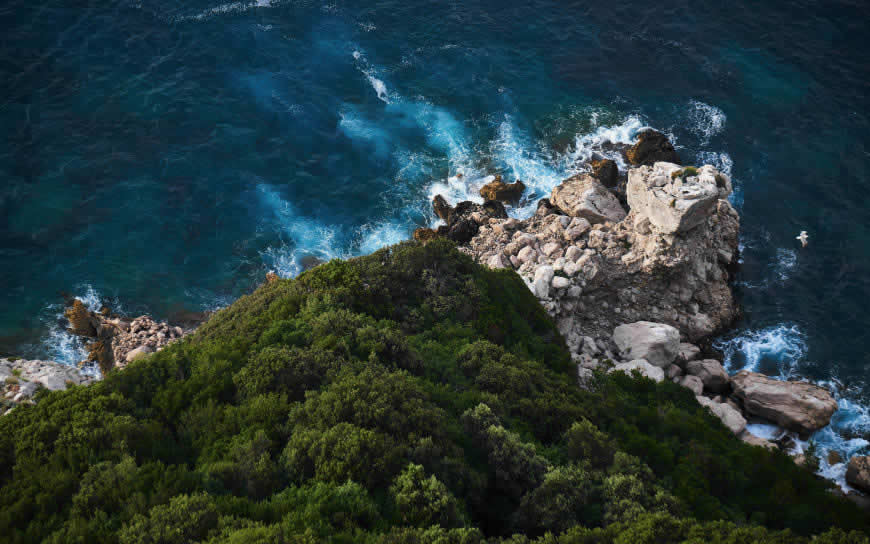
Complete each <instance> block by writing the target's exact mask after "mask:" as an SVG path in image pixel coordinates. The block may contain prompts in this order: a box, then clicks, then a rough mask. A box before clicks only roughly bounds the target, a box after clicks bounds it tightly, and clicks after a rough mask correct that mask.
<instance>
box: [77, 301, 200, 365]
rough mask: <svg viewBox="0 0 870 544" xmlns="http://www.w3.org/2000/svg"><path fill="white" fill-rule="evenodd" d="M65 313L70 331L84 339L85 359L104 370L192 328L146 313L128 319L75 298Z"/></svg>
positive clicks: (127, 360)
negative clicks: (186, 328) (91, 308)
mask: <svg viewBox="0 0 870 544" xmlns="http://www.w3.org/2000/svg"><path fill="white" fill-rule="evenodd" d="M64 315H65V316H66V318H67V320H68V321H69V330H70V332H72V333H74V334H77V335H79V336H81V337H82V338H84V340H85V342H86V347H87V349H88V352H89V356H88V362H95V363H97V364H99V366H100V369H101V370H102V371H103V372H108V371H110V370H111V369H113V368H123V367H124V366H126V365H127V364H128V363H130V362H132V361H133V360H134V359H136V358H137V357H141V356H142V355H145V354H148V353H153V352H155V351H157V350H159V349H161V348H163V347H165V346H166V345H168V344H169V343H170V342H172V341H174V340H178V339H179V338H181V337H183V336H184V335H185V334H187V333H189V332H191V330H192V329H188V330H185V329H183V328H182V327H178V326H173V325H170V324H169V323H167V322H165V321H155V320H154V319H152V318H151V317H149V316H147V315H143V316H139V317H136V318H132V319H131V318H127V317H122V316H116V315H111V313H110V312H109V311H108V309H103V311H100V312H93V311H91V310H89V309H88V308H87V307H86V306H85V305H84V303H82V302H81V301H80V300H78V299H75V300H73V301H72V304H71V305H70V307H69V308H68V309H67V311H66V312H65V314H64Z"/></svg>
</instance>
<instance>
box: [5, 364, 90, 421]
mask: <svg viewBox="0 0 870 544" xmlns="http://www.w3.org/2000/svg"><path fill="white" fill-rule="evenodd" d="M93 381H94V378H93V377H92V376H90V375H87V374H84V373H82V372H81V371H79V369H78V368H75V367H71V366H68V365H62V364H59V363H55V362H52V361H28V360H24V359H0V415H3V414H5V413H7V412H9V411H10V410H12V409H13V408H14V407H15V406H16V405H17V404H23V403H32V402H33V397H34V395H36V393H37V392H38V391H39V390H40V389H47V390H49V391H61V390H64V389H66V388H67V387H68V386H69V385H87V384H89V383H91V382H93Z"/></svg>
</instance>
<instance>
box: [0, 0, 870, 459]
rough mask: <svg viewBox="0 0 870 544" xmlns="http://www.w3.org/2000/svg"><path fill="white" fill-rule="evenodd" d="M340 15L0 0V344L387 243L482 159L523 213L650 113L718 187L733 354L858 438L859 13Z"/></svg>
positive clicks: (200, 297)
mask: <svg viewBox="0 0 870 544" xmlns="http://www.w3.org/2000/svg"><path fill="white" fill-rule="evenodd" d="M359 4H360V3H358V2H313V1H295V2H294V1H289V0H288V1H279V0H272V1H268V0H260V1H259V2H234V3H223V4H221V3H220V2H218V1H211V2H207V1H202V0H197V1H189V2H181V3H179V2H167V1H164V0H158V1H151V2H135V1H121V2H118V1H102V2H94V1H90V2H73V3H71V2H61V1H58V0H52V1H39V0H37V1H32V0H31V1H30V2H23V1H21V0H11V2H9V3H7V4H5V5H4V6H3V7H0V25H2V29H3V30H4V38H3V40H0V90H2V92H0V123H2V125H0V126H2V131H0V139H2V145H0V271H2V276H0V280H2V285H3V287H4V289H3V290H2V294H0V352H7V353H17V354H24V355H28V356H39V357H53V358H56V359H59V360H64V361H68V362H74V361H75V360H77V359H78V358H79V357H80V356H81V353H80V346H78V345H77V344H76V341H75V339H72V338H70V337H69V336H68V335H66V334H65V333H63V331H62V329H61V328H60V326H59V325H58V322H57V317H58V313H59V311H60V304H61V303H62V297H61V292H68V293H72V294H75V295H78V296H87V297H89V300H90V301H91V303H92V304H93V305H94V306H98V305H100V304H102V303H106V302H108V303H110V305H112V306H113V307H114V308H117V309H120V310H121V311H125V312H128V313H131V314H138V313H143V312H148V313H151V314H152V315H154V316H156V317H158V318H171V317H173V316H174V315H178V314H179V313H180V312H185V311H199V310H204V309H212V308H216V307H220V306H223V305H225V304H227V303H228V302H230V301H232V300H233V299H234V298H235V297H237V296H238V295H239V294H242V293H244V292H246V291H248V290H250V289H251V288H252V286H254V285H256V284H257V283H258V282H260V281H262V279H263V277H264V275H265V273H266V272H267V271H269V270H276V271H278V272H279V273H280V274H282V275H286V276H292V275H295V274H297V273H298V272H299V271H300V270H301V268H302V266H303V265H304V263H305V262H309V261H310V260H311V258H318V259H328V258H331V257H340V256H349V255H356V254H363V253H368V252H370V251H372V250H374V249H376V248H378V247H381V246H383V245H386V244H391V243H394V242H397V241H399V240H402V239H405V238H408V237H409V236H410V233H411V232H412V231H413V229H414V228H415V227H417V226H421V225H427V224H430V223H431V222H432V221H433V220H434V217H433V216H432V213H431V210H430V207H429V204H428V200H429V198H430V196H431V195H433V194H435V193H438V192H444V193H447V195H448V197H449V198H450V199H451V200H453V201H458V200H461V199H464V198H465V197H467V196H468V195H470V194H473V193H474V190H473V189H474V188H475V187H476V186H477V185H478V184H479V183H480V181H481V179H482V178H484V177H485V176H487V175H490V174H494V173H502V174H504V175H505V177H507V178H513V177H518V178H521V179H522V180H524V181H525V182H526V183H527V185H529V186H530V190H529V193H528V194H527V200H526V202H525V203H524V204H521V205H520V206H519V207H518V208H516V209H513V210H511V213H513V214H514V215H518V216H519V215H523V214H524V213H528V209H527V206H528V205H530V204H531V203H533V202H534V200H535V199H537V198H540V197H542V196H545V195H546V194H547V193H548V192H549V190H550V189H551V188H552V187H553V186H554V185H555V184H557V183H558V182H559V181H560V180H561V179H564V178H565V177H567V176H568V175H570V173H571V172H572V171H574V169H576V161H577V160H578V159H582V158H583V157H584V156H585V155H586V154H587V153H588V149H589V146H590V145H591V144H592V143H594V142H596V141H601V140H602V139H606V138H610V139H614V140H620V141H630V140H631V138H632V136H633V135H634V133H635V132H636V131H637V130H638V129H639V128H641V127H643V126H653V127H656V128H658V129H659V130H662V131H664V132H666V133H668V134H669V135H670V136H671V137H672V140H673V141H674V142H675V144H676V145H677V147H678V151H679V153H680V154H681V156H682V157H683V158H684V161H685V162H687V163H706V162H711V163H713V164H715V165H717V166H718V167H719V168H720V169H723V170H726V171H729V172H730V173H731V174H732V176H733V178H734V180H735V184H736V187H737V191H736V194H735V196H734V203H735V205H736V206H737V207H738V209H739V210H740V212H741V214H742V218H743V234H742V245H743V266H742V268H741V271H740V274H739V278H738V281H739V284H738V287H737V289H738V294H739V296H740V299H741V301H742V304H743V306H744V310H745V319H744V320H743V322H742V323H741V324H740V327H739V329H738V330H737V331H736V332H735V333H734V334H732V335H730V336H728V337H726V338H723V339H722V340H721V343H720V346H721V347H722V349H723V350H724V351H725V354H726V356H727V362H728V364H729V365H730V367H731V368H732V369H733V370H736V369H738V368H744V367H746V368H754V369H757V370H760V371H763V372H766V373H769V374H774V375H781V376H783V377H807V378H810V379H814V380H817V381H825V382H826V383H828V384H829V385H831V386H832V387H834V388H835V389H836V390H837V391H838V395H840V397H841V399H842V400H841V408H842V410H841V412H840V414H839V415H838V416H837V420H836V421H835V427H834V430H828V431H825V433H828V434H827V435H825V436H820V437H819V438H820V440H823V441H824V442H825V444H826V445H827V446H826V447H837V448H839V449H840V450H841V451H843V452H844V453H850V452H855V451H866V450H867V442H866V441H864V438H862V437H863V436H866V434H867V433H870V414H868V411H867V409H866V408H865V406H867V405H868V404H870V384H868V382H867V379H866V376H867V375H868V370H870V358H868V356H867V346H868V344H870V333H868V330H870V327H868V325H870V319H868V318H867V317H866V313H865V308H866V307H867V305H868V303H870V279H868V278H870V233H868V225H870V209H868V206H867V204H866V196H865V195H866V194H867V193H868V190H870V176H868V169H867V164H868V154H867V150H866V149H867V147H866V143H867V134H868V129H870V126H868V125H870V123H868V119H867V112H868V111H870V108H868V107H867V106H868V104H867V98H866V96H867V90H868V85H867V81H870V68H868V63H867V62H866V59H867V53H868V51H867V47H866V46H865V45H864V36H865V35H866V31H867V28H866V26H867V25H866V21H867V20H868V18H867V15H868V14H867V12H866V10H865V8H864V7H863V5H862V3H860V2H826V3H821V2H799V3H786V2H766V3H764V5H758V4H757V3H755V2H736V3H723V2H706V3H695V2H693V3H685V2H664V3H661V2H659V3H654V4H650V3H641V2H629V3H625V4H623V5H622V6H608V7H607V8H606V9H604V8H602V7H601V6H600V4H597V3H589V4H586V5H584V4H582V3H566V2H555V1H549V2H548V1H540V0H533V1H529V2H505V1H501V2H473V1H469V2H461V3H458V2H423V1H406V2H395V1H386V2H369V3H367V4H368V6H360V5H359ZM458 173H462V174H463V177H462V178H457V177H455V175H456V174H458ZM800 230H807V231H809V233H810V246H809V247H808V248H807V249H805V250H802V249H800V247H799V243H798V242H797V241H796V240H795V239H794V237H795V236H796V235H797V233H798V232H799V231H800ZM828 435H830V436H828ZM829 469H830V470H832V471H833V472H836V471H837V470H839V469H831V468H830V467H825V470H829Z"/></svg>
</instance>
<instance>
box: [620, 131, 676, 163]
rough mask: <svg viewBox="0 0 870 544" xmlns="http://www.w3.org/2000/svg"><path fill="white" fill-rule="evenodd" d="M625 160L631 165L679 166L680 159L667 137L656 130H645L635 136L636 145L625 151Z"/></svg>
mask: <svg viewBox="0 0 870 544" xmlns="http://www.w3.org/2000/svg"><path fill="white" fill-rule="evenodd" d="M625 158H627V159H628V162H630V163H631V164H633V165H638V166H639V165H642V164H645V165H652V164H654V163H656V162H660V161H663V162H672V163H674V164H680V157H679V156H678V155H677V151H676V150H675V149H674V146H673V144H671V142H670V141H668V137H667V136H665V135H664V134H662V133H661V132H658V131H656V130H645V131H643V132H641V133H640V134H638V135H637V143H636V144H634V145H633V146H631V147H629V148H628V149H627V150H626V151H625Z"/></svg>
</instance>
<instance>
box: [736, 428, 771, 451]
mask: <svg viewBox="0 0 870 544" xmlns="http://www.w3.org/2000/svg"><path fill="white" fill-rule="evenodd" d="M740 440H742V441H744V442H746V443H747V444H749V445H750V446H758V447H760V448H765V449H768V450H775V449H776V444H774V443H773V442H771V441H769V440H765V439H763V438H761V437H760V436H755V435H754V434H752V433H750V432H749V431H743V432H742V433H740Z"/></svg>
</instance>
